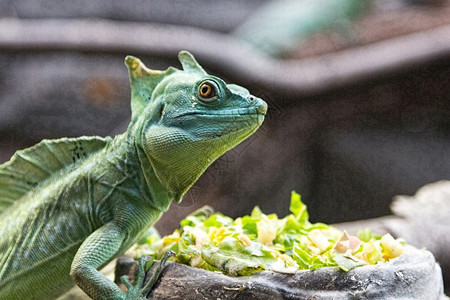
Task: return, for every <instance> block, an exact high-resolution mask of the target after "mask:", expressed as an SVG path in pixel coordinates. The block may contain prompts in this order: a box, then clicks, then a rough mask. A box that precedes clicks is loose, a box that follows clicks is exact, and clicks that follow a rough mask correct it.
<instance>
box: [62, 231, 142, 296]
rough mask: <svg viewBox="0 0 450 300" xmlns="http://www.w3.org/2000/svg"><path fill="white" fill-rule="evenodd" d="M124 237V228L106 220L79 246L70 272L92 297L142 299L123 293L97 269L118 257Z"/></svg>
mask: <svg viewBox="0 0 450 300" xmlns="http://www.w3.org/2000/svg"><path fill="white" fill-rule="evenodd" d="M125 236H126V234H125V232H124V230H122V229H121V228H120V227H119V226H117V225H116V224H114V223H108V224H106V225H104V226H102V227H100V228H99V229H97V230H96V231H95V232H94V233H92V234H91V235H90V236H89V237H88V238H87V239H86V240H85V241H84V242H83V243H82V244H81V246H80V248H79V249H78V251H77V253H76V255H75V258H74V260H73V262H72V267H71V271H70V275H71V276H72V278H73V280H74V281H75V283H76V284H77V285H78V286H79V287H80V288H81V289H82V290H83V291H84V292H85V293H86V294H88V295H89V296H90V297H91V298H92V299H98V300H116V299H117V300H118V299H121V300H122V299H144V298H142V297H141V295H126V294H125V293H123V292H122V291H121V290H120V289H119V287H118V286H117V285H115V284H114V283H113V282H112V281H111V280H109V279H108V278H106V277H105V276H104V275H102V274H101V273H100V272H99V271H97V269H98V268H100V267H101V266H103V265H105V264H106V263H108V262H109V261H111V260H112V258H113V257H115V256H117V254H118V251H119V249H120V248H121V246H122V243H123V241H124V239H125ZM134 292H135V291H134ZM133 294H134V293H133ZM129 296H131V297H129Z"/></svg>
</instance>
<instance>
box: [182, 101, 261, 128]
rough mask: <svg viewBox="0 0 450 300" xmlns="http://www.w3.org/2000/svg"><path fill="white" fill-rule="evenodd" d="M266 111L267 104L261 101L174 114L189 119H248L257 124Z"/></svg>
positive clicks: (239, 120) (236, 120)
mask: <svg viewBox="0 0 450 300" xmlns="http://www.w3.org/2000/svg"><path fill="white" fill-rule="evenodd" d="M266 112H267V104H266V103H264V102H263V103H262V104H261V105H259V106H251V107H244V108H233V109H224V110H217V111H214V110H210V111H202V110H197V111H189V112H185V113H183V114H180V115H178V116H176V117H175V118H176V119H186V120H188V119H191V118H208V119H209V118H211V119H215V120H220V121H221V122H241V121H248V120H256V121H257V123H258V126H260V125H261V124H262V122H263V121H264V116H265V115H266Z"/></svg>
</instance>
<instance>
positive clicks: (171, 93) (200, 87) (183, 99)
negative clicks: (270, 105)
mask: <svg viewBox="0 0 450 300" xmlns="http://www.w3.org/2000/svg"><path fill="white" fill-rule="evenodd" d="M179 59H180V62H181V64H182V66H183V70H178V69H176V68H173V67H169V68H168V69H166V70H165V71H155V70H150V69H148V68H147V67H145V66H144V65H143V64H142V62H141V61H140V60H139V59H137V58H135V57H132V56H128V57H127V58H126V59H125V63H126V65H127V66H128V69H129V73H130V84H131V110H132V118H131V123H130V125H129V127H128V129H127V131H126V132H125V133H124V134H121V135H118V136H116V137H114V138H109V137H107V138H101V137H80V138H62V139H59V140H43V141H42V142H40V143H39V144H37V145H35V146H33V147H31V148H28V149H25V150H21V151H18V152H16V153H15V154H14V156H13V157H12V158H11V160H10V161H9V162H6V163H4V164H3V165H0V214H1V216H0V299H2V300H3V299H8V300H10V299H53V298H55V297H57V296H59V295H61V294H63V293H64V292H66V291H67V290H68V289H70V288H71V287H72V286H73V285H74V282H75V283H76V284H77V285H78V286H79V287H80V288H81V289H82V290H83V291H85V292H86V293H87V294H88V295H89V296H90V297H92V298H93V299H141V298H142V299H143V297H145V295H144V293H145V292H142V288H141V287H140V286H130V285H129V284H127V286H128V287H129V289H128V292H127V293H124V292H122V291H121V290H120V289H119V288H118V287H117V286H116V285H115V284H114V283H113V282H112V281H110V280H108V279H107V278H106V277H104V276H103V275H101V274H100V273H99V272H98V271H97V270H98V269H99V268H102V267H103V266H104V265H105V264H107V263H108V262H110V261H111V260H112V259H114V258H115V257H117V256H118V255H120V254H122V253H123V252H124V251H125V250H127V249H128V248H129V247H130V246H131V245H132V244H133V243H134V242H135V241H136V240H137V239H138V238H139V236H140V235H141V234H142V233H143V232H145V231H146V230H147V229H148V228H149V227H150V226H152V225H153V224H154V223H155V222H156V221H157V220H158V219H159V218H160V216H161V215H162V213H163V212H165V211H167V209H168V208H169V206H170V203H171V202H172V200H175V201H177V202H180V201H181V199H182V196H183V195H184V194H185V193H186V192H187V191H188V189H189V188H190V187H191V186H192V185H193V184H194V183H195V181H196V180H197V179H198V178H199V177H200V175H201V174H202V173H203V172H204V171H205V169H206V168H207V167H208V166H209V165H210V164H211V163H212V162H213V161H214V160H215V159H217V158H218V157H219V156H221V155H222V154H223V153H225V152H226V151H227V150H229V149H231V148H233V147H234V146H236V145H237V144H238V143H240V142H241V141H243V140H244V139H245V138H246V137H248V136H249V135H251V134H252V133H253V132H254V131H255V130H256V129H257V128H258V127H259V126H260V125H261V123H262V122H263V120H264V115H265V113H266V110H267V104H266V103H265V102H264V101H263V100H261V99H259V98H257V97H254V96H252V95H250V94H249V92H248V91H247V90H246V89H245V88H242V87H240V86H238V85H234V84H226V83H225V82H224V81H223V80H221V79H219V78H217V77H215V76H211V75H208V74H207V73H206V72H205V71H204V70H203V69H202V67H201V66H200V65H199V64H198V63H197V62H196V60H195V59H194V57H193V56H192V55H191V54H190V53H189V52H186V51H182V52H180V54H179ZM141 267H142V266H141ZM141 280H142V278H141Z"/></svg>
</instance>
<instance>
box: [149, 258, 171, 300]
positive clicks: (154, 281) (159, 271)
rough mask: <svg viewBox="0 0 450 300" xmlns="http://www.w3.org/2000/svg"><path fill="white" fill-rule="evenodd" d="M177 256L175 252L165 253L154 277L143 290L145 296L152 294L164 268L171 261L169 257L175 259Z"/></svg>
mask: <svg viewBox="0 0 450 300" xmlns="http://www.w3.org/2000/svg"><path fill="white" fill-rule="evenodd" d="M175 255H176V254H175V252H173V251H172V250H169V251H166V252H165V253H164V255H163V257H162V258H161V260H160V261H159V264H158V266H157V267H156V270H155V271H154V272H153V274H152V277H151V278H150V280H149V281H148V282H147V284H146V285H145V286H144V288H143V289H142V292H143V293H144V295H145V296H147V294H148V293H149V292H150V290H151V289H152V288H153V286H154V285H155V283H156V281H157V280H158V278H159V276H160V275H161V272H162V271H163V270H164V266H165V264H166V262H167V260H168V259H169V257H171V256H173V257H175ZM150 267H151V265H150Z"/></svg>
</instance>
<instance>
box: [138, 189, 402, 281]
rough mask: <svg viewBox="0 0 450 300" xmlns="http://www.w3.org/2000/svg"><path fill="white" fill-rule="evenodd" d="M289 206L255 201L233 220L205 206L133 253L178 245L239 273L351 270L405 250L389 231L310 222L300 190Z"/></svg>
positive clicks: (192, 257)
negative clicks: (268, 207)
mask: <svg viewBox="0 0 450 300" xmlns="http://www.w3.org/2000/svg"><path fill="white" fill-rule="evenodd" d="M289 209H290V211H291V212H292V214H289V215H287V216H286V217H284V218H283V219H279V218H278V216H277V215H276V214H269V215H266V214H264V213H263V212H262V211H261V209H259V207H258V206H256V207H255V208H254V209H253V211H252V212H251V214H250V215H247V216H243V217H240V218H237V219H235V220H233V219H232V218H230V217H227V216H225V215H223V214H221V213H214V214H212V215H211V208H210V207H204V208H202V209H200V210H197V211H196V212H194V213H192V214H191V215H189V216H187V217H186V218H185V219H184V220H182V221H181V222H180V225H181V228H180V229H177V230H175V231H174V232H173V233H172V234H170V235H168V236H165V237H163V238H159V237H157V236H156V234H152V235H150V236H148V237H147V239H146V241H145V243H143V244H140V245H135V246H134V247H133V248H132V249H131V253H133V254H134V255H135V256H141V255H150V256H153V257H154V258H155V259H160V258H161V257H162V255H163V254H164V252H166V251H168V250H173V251H174V252H175V253H176V254H177V255H176V258H175V260H176V261H178V262H179V263H183V264H187V265H190V266H193V267H198V268H203V269H207V270H213V271H221V272H223V273H225V274H227V275H231V276H239V275H251V274H253V273H255V272H258V271H262V270H272V271H276V272H281V273H294V272H295V271H297V270H302V269H307V270H311V269H317V268H322V267H339V268H341V269H342V270H344V271H349V270H351V269H353V268H355V267H359V266H363V265H368V264H378V263H384V262H386V261H388V260H390V259H392V258H395V257H397V256H400V255H401V254H403V253H404V252H405V243H404V242H403V241H402V240H400V239H397V240H396V239H394V238H393V237H392V236H391V235H389V234H386V235H384V236H377V235H373V234H372V233H371V232H370V230H369V229H366V230H362V231H360V232H358V236H352V235H349V234H347V232H345V231H341V230H338V229H336V228H334V227H332V226H330V225H326V224H323V223H310V222H309V221H308V217H309V215H308V211H307V209H306V205H305V204H304V203H303V202H302V201H301V197H300V195H299V194H297V193H296V192H292V195H291V204H290V207H289Z"/></svg>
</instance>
